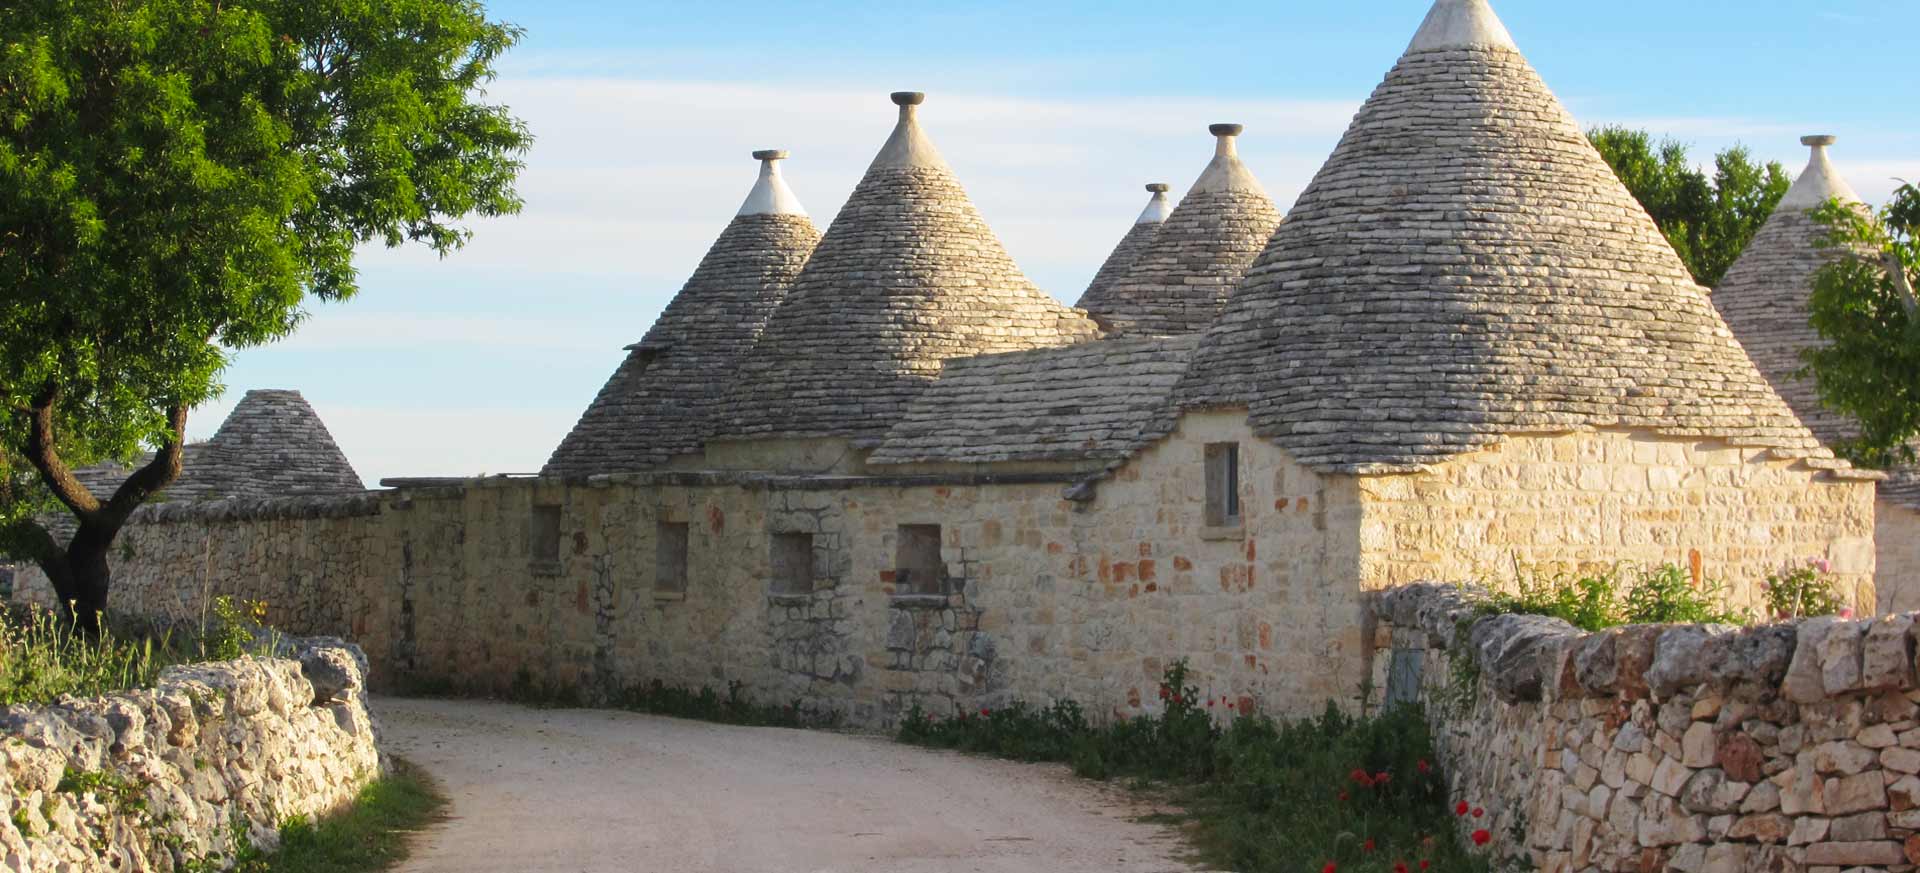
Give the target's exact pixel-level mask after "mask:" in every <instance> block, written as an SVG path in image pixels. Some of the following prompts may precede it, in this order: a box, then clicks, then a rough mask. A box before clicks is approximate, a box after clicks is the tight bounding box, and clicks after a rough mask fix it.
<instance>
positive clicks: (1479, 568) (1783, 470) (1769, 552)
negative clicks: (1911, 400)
mask: <svg viewBox="0 0 1920 873" xmlns="http://www.w3.org/2000/svg"><path fill="white" fill-rule="evenodd" d="M1873 493H1874V488H1873V483H1871V482H1868V481H1858V480H1852V479H1836V478H1832V477H1831V475H1830V474H1828V473H1826V472H1823V471H1819V470H1814V469H1810V468H1808V467H1806V466H1804V465H1803V464H1801V463H1799V462H1795V461H1786V460H1779V459H1774V458H1772V457H1770V456H1769V455H1768V454H1767V451H1766V450H1764V449H1743V448H1736V447H1731V446H1727V445H1725V444H1723V443H1703V442H1693V441H1689V440H1684V439H1673V438H1665V437H1657V436H1653V435H1651V434H1648V433H1645V432H1606V433H1579V434H1567V435H1562V436H1543V437H1514V438H1510V439H1508V440H1507V441H1505V442H1503V443H1501V444H1499V445H1497V446H1494V447H1492V448H1489V449H1486V450H1483V451H1480V452H1476V453H1474V454H1471V455H1465V456H1462V457H1460V458H1458V459H1455V460H1452V461H1449V462H1447V463H1445V464H1442V465H1440V466H1439V467H1437V468H1435V469H1433V470H1432V471H1429V472H1427V473H1421V474H1414V475H1405V476H1378V477H1369V478H1367V479H1364V480H1363V481H1362V485H1361V501H1362V504H1363V506H1364V507H1365V515H1364V518H1363V520H1362V522H1361V532H1360V537H1361V547H1362V550H1363V554H1364V560H1363V563H1362V571H1361V572H1362V578H1363V579H1364V580H1365V582H1364V584H1365V585H1366V586H1368V587H1370V588H1384V587H1389V586H1393V585H1400V584H1405V583H1407V582H1412V581H1416V580H1420V579H1462V580H1465V579H1473V580H1480V581H1483V582H1485V583H1488V584H1498V583H1501V582H1506V581H1509V580H1511V579H1512V578H1513V575H1514V572H1515V567H1516V565H1518V566H1521V567H1529V568H1540V569H1545V570H1548V571H1551V570H1554V569H1564V570H1568V571H1580V570H1587V569H1593V568H1596V567H1608V566H1611V565H1613V564H1614V563H1616V562H1620V561H1631V562H1635V563H1638V564H1641V565H1644V566H1648V567H1651V566H1656V565H1658V564H1662V563H1667V562H1671V563H1674V564H1677V565H1679V566H1682V567H1688V566H1691V565H1692V563H1693V561H1694V560H1695V556H1696V555H1697V557H1698V560H1699V564H1700V567H1701V569H1702V572H1703V575H1704V576H1705V577H1706V578H1708V579H1712V580H1718V581H1722V582H1725V583H1728V584H1730V585H1732V586H1734V588H1733V590H1732V591H1731V592H1730V595H1731V597H1732V599H1733V601H1734V603H1735V604H1736V605H1740V606H1752V605H1754V604H1755V603H1756V602H1757V597H1758V594H1759V592H1758V590H1757V585H1758V583H1760V582H1762V581H1764V580H1765V579H1766V576H1767V574H1768V573H1770V572H1774V571H1776V570H1778V568H1779V567H1780V566H1781V565H1782V564H1785V563H1788V562H1792V563H1795V564H1798V563H1800V562H1803V561H1805V560H1806V559H1808V558H1814V557H1821V558H1827V559H1829V560H1830V561H1831V563H1832V565H1833V568H1834V572H1835V573H1836V574H1837V575H1838V576H1839V577H1840V581H1841V583H1842V585H1843V586H1844V590H1846V591H1848V592H1849V593H1850V594H1851V595H1852V597H1853V599H1854V602H1855V605H1856V607H1857V608H1858V609H1859V610H1860V611H1861V612H1862V613H1863V614H1864V613H1870V612H1872V611H1874V606H1875V597H1874V593H1873V578H1874V502H1873ZM1913 578H1920V576H1916V577H1913Z"/></svg>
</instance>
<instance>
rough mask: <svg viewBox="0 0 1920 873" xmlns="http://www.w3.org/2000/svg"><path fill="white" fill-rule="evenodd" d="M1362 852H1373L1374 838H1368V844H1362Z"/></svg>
mask: <svg viewBox="0 0 1920 873" xmlns="http://www.w3.org/2000/svg"><path fill="white" fill-rule="evenodd" d="M1360 851H1362V852H1371V851H1373V838H1372V837H1368V838H1367V841H1366V842H1364V843H1361V844H1360Z"/></svg>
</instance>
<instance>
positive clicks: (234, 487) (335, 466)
mask: <svg viewBox="0 0 1920 873" xmlns="http://www.w3.org/2000/svg"><path fill="white" fill-rule="evenodd" d="M151 457H152V455H145V456H142V457H140V458H139V459H137V460H136V461H135V466H136V467H138V466H141V465H144V464H146V462H147V461H148V460H149V459H150V458H151ZM130 472H131V470H130V469H129V468H128V467H125V466H122V465H120V464H115V463H108V464H99V465H96V466H92V467H87V468H85V469H83V470H76V471H75V475H76V476H77V477H78V478H79V479H80V481H81V483H82V484H84V485H86V486H87V487H88V489H90V490H92V491H93V493H94V495H95V496H97V497H100V498H102V499H105V498H107V497H110V496H112V494H113V492H114V491H115V490H116V489H118V488H119V487H120V483H121V482H122V481H125V480H126V478H127V476H128V474H129V473H130ZM364 490H366V485H365V484H364V483H363V482H362V481H361V480H360V474H359V473H356V472H354V469H353V465H352V464H351V463H348V462H347V456H346V454H345V453H343V452H341V451H340V446H339V444H337V443H335V442H334V441H333V434H332V433H330V432H328V431H327V426H326V424H325V423H324V422H322V421H321V420H320V416H319V414H317V413H315V412H314V411H313V407H312V406H309V405H308V404H307V400H306V398H305V397H302V396H301V395H300V392H298V391H288V390H266V389H263V390H255V391H248V392H247V393H246V395H245V396H243V397H241V398H240V402H239V403H237V404H235V405H234V407H233V411H232V412H230V413H227V418H226V420H225V421H223V422H221V424H220V429H219V430H217V431H215V432H214V434H213V437H212V438H211V439H209V440H207V441H205V442H200V443H192V444H189V445H187V446H184V447H182V449H181V462H180V476H179V478H177V479H175V480H174V482H173V484H172V485H169V486H167V487H166V488H165V489H164V490H163V491H162V492H161V497H162V498H163V499H164V500H166V501H168V502H173V501H191V500H222V499H226V498H236V497H238V498H266V497H291V496H297V495H308V494H342V493H351V492H357V491H364Z"/></svg>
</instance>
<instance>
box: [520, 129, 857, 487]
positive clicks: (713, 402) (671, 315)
mask: <svg viewBox="0 0 1920 873" xmlns="http://www.w3.org/2000/svg"><path fill="white" fill-rule="evenodd" d="M754 156H755V157H756V158H758V159H760V161H761V170H760V178H759V180H758V181H757V182H756V183H755V184H754V188H753V191H752V192H751V193H749V194H748V196H747V200H746V202H745V203H744V204H743V205H742V206H741V208H740V213H739V214H738V215H736V216H735V217H734V219H733V221H732V222H731V223H729V224H728V225H727V228H726V230H724V231H722V232H721V234H720V237H719V239H717V240H715V241H714V243H713V246H712V247H711V248H709V249H708V250H707V254H706V256H705V257H704V258H702V259H701V261H700V266H699V267H698V268H696V269H695V270H694V271H693V276H692V277H690V278H689V279H687V284H686V285H684V286H682V287H681V289H680V292H679V293H678V294H675V295H674V298H673V300H672V301H670V302H669V303H668V304H667V307H666V309H665V310H664V311H662V312H661V313H660V317H659V319H657V320H656V321H655V322H654V323H653V327H652V328H650V329H649V330H648V331H647V334H646V336H645V337H644V338H642V339H641V340H640V342H638V343H636V344H634V345H633V346H630V347H629V350H628V354H627V358H626V360H625V361H623V362H622V363H621V364H620V367H619V369H617V370H616V371H614V374H613V376H612V377H611V378H609V379H608V380H607V383H606V385H605V386H604V387H602V388H601V389H600V393H599V395H598V396H596V397H595V398H594V400H593V403H592V404H590V405H588V407H587V409H586V412H584V413H583V414H582V415H581V416H580V421H579V422H578V423H576V424H575V425H574V427H573V430H572V432H570V433H568V434H567V436H566V438H565V439H563V440H561V442H560V445H559V447H558V448H556V449H554V452H553V456H552V457H551V458H550V459H549V460H548V461H547V465H546V467H545V469H544V470H543V471H542V472H543V473H545V474H547V475H574V476H584V475H596V474H601V473H619V472H630V471H636V470H644V469H649V468H652V467H655V466H658V465H660V464H663V463H665V462H666V461H667V459H669V458H671V457H673V456H675V455H680V454H687V453H692V452H697V451H699V450H700V448H701V446H702V445H703V444H704V443H705V441H706V439H707V438H708V437H709V436H711V434H712V432H713V430H714V429H715V427H717V426H718V424H719V421H718V416H719V415H720V414H721V412H722V410H723V408H724V401H725V399H726V396H727V393H728V391H729V390H730V389H731V388H732V387H733V373H734V370H735V369H736V368H737V367H738V366H739V365H740V361H741V360H742V359H743V358H745V357H746V355H747V354H748V352H749V351H751V350H752V348H753V344H754V343H755V342H756V341H757V340H758V339H759V337H760V334H761V332H762V331H763V330H765V328H766V325H767V319H768V318H770V317H771V316H772V314H773V311H774V309H775V308H776V307H777V306H779V304H780V302H781V301H782V300H783V299H785V298H786V296H787V292H788V290H789V289H790V288H791V287H792V285H793V281H794V278H795V277H796V276H798V275H799V274H800V270H801V268H802V267H804V266H806V263H807V258H808V257H809V256H810V255H812V254H813V248H814V246H815V245H816V244H818V243H819V241H820V232H819V231H818V230H816V229H815V228H814V226H813V221H812V220H811V219H809V218H808V217H807V215H806V213H805V212H803V211H800V206H799V200H798V199H796V198H794V196H793V193H792V191H791V190H789V189H788V188H787V185H786V182H785V181H784V180H783V179H782V178H781V176H780V172H779V165H778V163H777V162H778V161H779V160H781V159H783V158H785V157H786V156H787V155H786V152H782V151H764V152H755V153H754Z"/></svg>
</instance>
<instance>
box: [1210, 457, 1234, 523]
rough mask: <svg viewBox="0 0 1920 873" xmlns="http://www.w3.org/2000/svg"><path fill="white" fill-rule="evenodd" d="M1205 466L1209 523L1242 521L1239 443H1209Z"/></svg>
mask: <svg viewBox="0 0 1920 873" xmlns="http://www.w3.org/2000/svg"><path fill="white" fill-rule="evenodd" d="M1206 466H1207V469H1206V475H1207V526H1208V527H1234V526H1236V525H1238V524H1240V444H1239V443H1209V444H1208V445H1207V453H1206Z"/></svg>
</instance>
